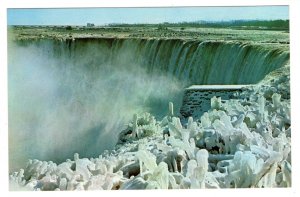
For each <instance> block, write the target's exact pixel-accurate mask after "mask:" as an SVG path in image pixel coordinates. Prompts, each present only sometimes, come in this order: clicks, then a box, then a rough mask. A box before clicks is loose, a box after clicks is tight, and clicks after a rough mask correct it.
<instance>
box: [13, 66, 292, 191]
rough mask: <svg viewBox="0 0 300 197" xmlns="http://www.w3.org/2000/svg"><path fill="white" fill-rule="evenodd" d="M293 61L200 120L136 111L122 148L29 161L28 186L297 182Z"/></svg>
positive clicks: (17, 183)
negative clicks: (57, 160)
mask: <svg viewBox="0 0 300 197" xmlns="http://www.w3.org/2000/svg"><path fill="white" fill-rule="evenodd" d="M290 124H291V120H290V91H289V66H288V65H287V66H285V67H282V68H280V69H277V70H275V71H273V72H272V73H270V74H269V75H267V76H266V77H265V78H264V80H263V81H261V82H260V83H258V84H256V85H253V86H249V87H247V88H245V89H244V90H243V91H242V92H241V93H239V94H238V95H236V98H234V99H230V100H222V98H212V99H211V109H210V110H208V111H207V112H206V113H204V114H203V115H202V117H201V118H200V119H196V120H194V119H193V118H192V117H189V118H188V119H187V120H184V119H180V118H179V117H176V116H175V115H174V112H173V104H172V103H170V104H169V112H168V114H167V115H166V116H165V117H164V118H163V119H162V120H161V121H159V120H156V119H155V117H153V116H152V115H151V114H149V113H144V114H135V115H134V116H133V120H132V122H130V123H129V124H128V128H127V129H125V130H124V131H122V132H121V133H120V137H119V142H118V144H117V145H116V148H115V150H113V151H105V152H104V153H103V154H102V155H100V156H99V157H98V158H90V159H88V158H80V157H79V155H78V154H77V153H76V154H75V155H74V158H73V159H72V160H70V159H68V160H67V161H66V162H63V163H61V164H55V163H53V162H51V161H49V162H46V161H38V160H29V161H28V164H27V166H26V168H25V169H20V171H19V172H15V173H12V174H10V184H11V187H19V188H21V189H23V190H113V189H124V190H126V189H190V188H191V189H192V188H252V187H259V188H263V187H291V128H290Z"/></svg>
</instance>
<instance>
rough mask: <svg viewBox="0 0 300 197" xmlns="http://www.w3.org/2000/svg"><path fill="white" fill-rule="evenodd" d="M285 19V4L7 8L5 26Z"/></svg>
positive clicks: (286, 12) (287, 17) (286, 14)
mask: <svg viewBox="0 0 300 197" xmlns="http://www.w3.org/2000/svg"><path fill="white" fill-rule="evenodd" d="M280 19H281V20H287V19H289V7H288V6H235V7H159V8H151V7H143V8H30V9H28V8H26V9H23V8H9V9H7V25H86V23H94V24H95V25H97V26H100V25H107V24H114V23H117V24H159V23H164V22H168V23H180V22H196V21H208V22H222V21H224V22H226V21H234V20H280Z"/></svg>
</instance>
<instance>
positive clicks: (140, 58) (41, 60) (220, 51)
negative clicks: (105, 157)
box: [8, 38, 289, 169]
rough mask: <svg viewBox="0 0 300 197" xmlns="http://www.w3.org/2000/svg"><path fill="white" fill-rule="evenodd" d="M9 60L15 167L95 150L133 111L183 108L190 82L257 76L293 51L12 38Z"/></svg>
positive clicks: (108, 142)
mask: <svg viewBox="0 0 300 197" xmlns="http://www.w3.org/2000/svg"><path fill="white" fill-rule="evenodd" d="M8 60H9V61H8V89H9V92H8V96H9V106H8V107H9V135H10V137H9V144H10V145H9V148H10V169H13V168H15V169H18V168H20V167H23V166H24V163H25V162H26V160H27V159H28V158H37V159H41V160H53V161H55V162H62V161H64V160H65V158H70V157H71V156H72V155H73V153H74V152H78V153H79V154H80V155H82V156H86V157H91V156H97V155H99V154H100V153H101V152H103V150H104V149H110V148H113V147H114V144H115V142H116V140H117V135H118V133H119V132H120V131H121V130H122V128H124V127H125V124H126V123H128V121H129V120H130V119H131V118H132V115H133V114H134V113H140V112H143V111H149V112H151V113H152V114H154V115H155V116H158V118H159V117H162V116H164V115H165V114H167V107H166V106H168V102H169V101H172V102H173V103H174V106H175V107H174V109H175V113H178V112H179V109H180V105H181V101H182V94H183V89H184V87H187V86H189V85H192V84H249V83H257V82H259V81H260V80H262V79H263V78H264V76H265V75H266V74H268V73H269V72H271V71H273V70H276V69H277V68H280V67H282V66H283V65H284V64H285V63H286V62H287V61H289V52H287V51H284V50H281V49H276V48H274V49H269V48H266V47H264V46H259V45H253V44H250V43H240V42H216V41H184V40H180V39H120V38H106V39H96V38H77V39H75V40H73V39H67V40H52V39H46V38H44V39H37V40H19V41H15V43H14V44H12V45H9V58H8ZM176 110H177V111H176ZM50 139H51V140H50ZM83 139H84V140H83ZM21 150H22V151H21ZM20 165H21V166H20Z"/></svg>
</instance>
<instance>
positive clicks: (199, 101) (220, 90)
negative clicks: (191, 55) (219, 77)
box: [180, 85, 247, 118]
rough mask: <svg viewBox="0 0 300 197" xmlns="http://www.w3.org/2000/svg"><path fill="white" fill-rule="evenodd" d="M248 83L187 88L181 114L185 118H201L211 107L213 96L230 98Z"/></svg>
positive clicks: (224, 98) (223, 98)
mask: <svg viewBox="0 0 300 197" xmlns="http://www.w3.org/2000/svg"><path fill="white" fill-rule="evenodd" d="M246 86H247V85H193V86H190V87H188V88H186V89H185V93H184V97H183V101H182V105H181V108H180V114H181V115H182V116H183V117H184V118H188V117H190V116H192V117H194V118H199V117H201V115H202V114H203V113H204V112H206V111H208V110H209V109H210V107H211V98H212V97H214V96H216V97H221V99H222V100H228V99H232V98H234V97H235V95H236V93H237V92H241V91H242V88H244V87H246Z"/></svg>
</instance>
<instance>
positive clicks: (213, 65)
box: [23, 38, 289, 84]
mask: <svg viewBox="0 0 300 197" xmlns="http://www.w3.org/2000/svg"><path fill="white" fill-rule="evenodd" d="M23 42H25V43H26V44H25V45H28V44H29V43H28V41H23ZM23 44H24V43H23ZM33 44H34V45H36V46H38V47H39V48H42V50H43V51H44V52H47V53H49V55H50V56H53V57H56V58H57V57H59V58H62V60H64V61H68V62H69V61H70V60H71V61H73V62H74V63H75V64H77V65H81V66H89V67H91V68H93V67H95V66H99V65H102V64H111V65H114V66H116V65H117V66H118V68H121V69H131V68H134V69H136V66H135V65H139V66H141V67H143V68H145V69H147V71H148V72H154V73H155V72H162V73H167V74H168V75H172V76H174V77H176V78H177V79H180V80H181V81H186V82H188V83H189V84H254V83H257V82H259V81H260V80H262V79H263V78H264V76H265V75H267V74H268V73H270V72H271V71H273V70H275V69H277V68H280V67H282V66H283V65H285V64H286V63H287V61H289V52H287V51H285V50H281V49H280V48H276V47H274V48H273V49H270V47H269V48H266V47H265V46H264V45H262V44H261V45H258V44H251V43H242V42H234V41H230V42H229V41H228V42H226V41H183V40H178V39H165V40H164V39H113V38H110V39H108V38H107V39H95V38H78V39H74V40H71V39H70V40H65V41H57V40H40V41H34V43H33ZM87 56H88V60H87ZM133 65H134V66H133ZM133 71H134V70H133Z"/></svg>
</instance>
